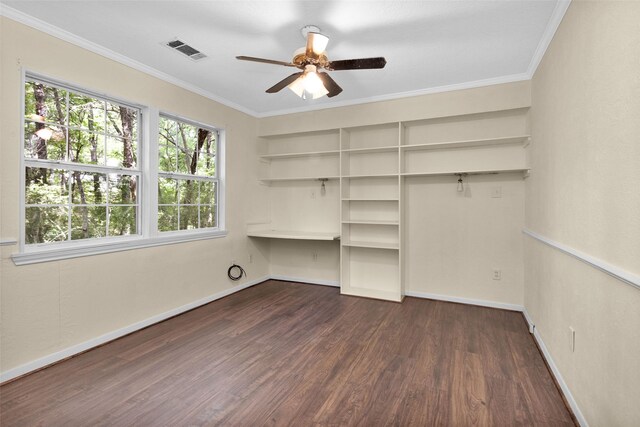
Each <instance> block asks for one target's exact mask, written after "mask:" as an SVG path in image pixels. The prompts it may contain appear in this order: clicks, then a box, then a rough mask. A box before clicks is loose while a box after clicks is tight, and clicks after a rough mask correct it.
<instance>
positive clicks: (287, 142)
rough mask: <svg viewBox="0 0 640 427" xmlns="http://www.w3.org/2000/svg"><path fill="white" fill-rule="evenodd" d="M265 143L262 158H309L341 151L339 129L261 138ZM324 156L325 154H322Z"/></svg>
mask: <svg viewBox="0 0 640 427" xmlns="http://www.w3.org/2000/svg"><path fill="white" fill-rule="evenodd" d="M261 139H262V140H263V142H264V144H263V147H264V149H263V150H262V151H263V152H262V154H261V155H262V156H265V157H266V158H269V157H270V156H276V155H283V156H293V157H295V156H307V155H312V156H313V155H316V154H317V153H327V154H328V153H330V152H336V151H339V150H340V132H339V131H338V130H337V129H333V130H328V131H320V132H304V133H294V134H289V135H278V136H269V137H262V138H261ZM321 155H323V154H321Z"/></svg>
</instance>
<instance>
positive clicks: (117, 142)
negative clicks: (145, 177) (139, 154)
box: [107, 136, 137, 168]
mask: <svg viewBox="0 0 640 427" xmlns="http://www.w3.org/2000/svg"><path fill="white" fill-rule="evenodd" d="M136 150H137V145H136V141H135V140H132V139H130V138H117V137H113V136H107V166H113V167H124V168H135V167H136V162H137V159H136Z"/></svg>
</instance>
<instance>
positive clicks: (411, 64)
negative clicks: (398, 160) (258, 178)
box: [1, 0, 562, 116]
mask: <svg viewBox="0 0 640 427" xmlns="http://www.w3.org/2000/svg"><path fill="white" fill-rule="evenodd" d="M1 2H2V5H3V6H9V8H6V7H4V8H3V9H4V10H3V14H5V15H7V16H10V17H12V15H13V16H15V15H16V11H18V14H20V13H19V12H22V13H23V14H26V15H29V16H30V17H34V18H37V19H38V20H41V21H44V22H45V23H46V24H49V25H51V26H53V27H58V28H59V29H63V30H65V31H66V32H69V33H72V34H73V35H75V36H78V37H80V38H82V39H85V40H87V41H89V42H92V43H95V44H97V45H99V46H102V47H104V48H106V49H108V50H110V51H112V52H115V56H116V57H118V56H120V55H122V56H124V57H127V58H130V59H132V60H134V61H136V62H138V63H141V64H143V66H142V68H146V67H150V68H152V69H155V70H157V71H160V72H161V73H164V74H166V75H168V76H171V77H172V78H173V80H174V81H176V80H179V81H181V82H183V83H184V86H187V87H190V88H197V89H198V91H199V92H201V93H205V94H208V95H209V96H211V97H212V98H214V99H217V100H219V101H222V102H223V103H225V104H227V105H230V106H233V107H236V108H239V109H241V110H243V111H245V112H248V113H250V114H253V115H255V116H267V115H274V114H280V113H284V112H292V111H304V110H311V109H317V108H324V107H330V106H338V105H348V104H354V103H359V102H367V101H371V100H376V99H390V98H394V97H401V96H407V95H410V94H418V93H426V92H429V91H436V90H442V89H444V88H445V87H452V88H455V87H465V86H474V85H479V84H481V82H482V81H484V83H491V82H500V81H513V80H522V79H525V78H527V76H529V77H530V74H531V72H532V70H531V67H535V66H536V65H537V61H538V60H539V56H540V50H541V49H542V50H544V49H545V48H546V43H548V41H549V39H550V37H551V36H552V35H553V31H555V28H556V27H555V26H556V25H557V23H558V22H559V18H558V16H557V15H558V10H560V9H562V8H560V7H558V8H556V6H558V1H556V0H535V1H519V0H506V1H505V0H502V1H500V0H498V1H400V0H395V1H389V0H387V1H364V0H360V1H355V0H351V1H344V0H324V1H300V0H298V1H266V0H263V1H259V0H254V1H240V0H236V1H57V0H48V1H7V0H1ZM11 9H14V10H11ZM554 10H555V12H554ZM7 11H10V12H11V13H7ZM560 18H561V16H560ZM23 21H25V19H23ZM27 21H29V19H27ZM32 21H33V20H32ZM554 22H555V24H554ZM31 23H32V24H33V22H31ZM309 24H313V25H316V26H318V27H320V28H321V30H322V32H323V33H325V34H326V35H328V36H329V37H330V39H331V40H330V42H329V46H328V48H327V52H328V56H329V59H330V60H332V59H333V60H336V59H348V58H364V57H371V56H384V57H385V58H386V59H387V66H386V68H384V69H382V70H357V71H334V72H332V73H331V74H332V77H333V78H334V79H335V80H336V82H338V84H339V85H340V86H342V88H343V89H344V92H342V93H341V94H340V95H338V96H336V97H335V98H332V99H329V98H327V97H324V98H321V99H318V100H302V99H300V98H298V97H297V96H296V95H295V94H293V92H291V91H289V90H283V91H281V92H280V93H277V94H267V93H265V90H266V89H267V88H268V87H270V86H272V85H273V84H275V83H276V82H278V81H279V80H281V79H283V78H284V77H286V76H288V75H289V74H291V73H292V72H294V71H295V70H293V69H291V68H287V67H281V66H275V65H267V64H259V63H250V62H243V61H238V60H236V59H235V57H236V56H237V55H247V56H258V57H263V58H270V59H277V60H284V61H288V60H290V59H291V57H292V53H293V51H294V50H295V49H297V48H299V47H301V46H303V45H304V39H303V38H302V36H301V34H300V28H302V27H303V26H305V25H309ZM40 27H48V26H46V25H44V26H43V25H40ZM48 28H49V32H53V33H56V32H57V30H56V29H55V28H52V27H48ZM61 34H64V33H61ZM67 36H68V35H67ZM175 37H177V38H179V39H181V40H183V41H185V42H187V43H189V44H190V45H191V46H193V47H195V48H196V49H198V50H200V51H202V52H204V53H205V54H207V55H208V56H209V57H208V58H207V59H204V60H201V61H198V62H194V61H192V60H190V59H188V58H187V57H184V56H182V55H181V54H178V53H177V52H174V51H171V50H170V49H168V48H166V47H164V46H163V44H162V43H163V42H166V41H169V40H172V39H174V38H175ZM67 38H69V37H67ZM72 38H73V37H72ZM85 44H86V43H85ZM104 51H106V50H103V52H104ZM111 56H114V55H111ZM138 68H140V67H138ZM156 74H158V73H156Z"/></svg>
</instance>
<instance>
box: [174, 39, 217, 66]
mask: <svg viewBox="0 0 640 427" xmlns="http://www.w3.org/2000/svg"><path fill="white" fill-rule="evenodd" d="M165 44H166V46H167V47H170V48H171V49H173V50H176V51H178V52H180V53H182V54H183V55H185V56H187V57H189V58H191V59H193V60H194V61H197V60H199V59H202V58H206V57H207V55H205V54H204V53H202V52H200V51H199V50H198V49H195V48H193V47H191V46H189V45H188V44H186V43H185V42H183V41H181V40H178V39H176V40H172V41H170V42H167V43H165Z"/></svg>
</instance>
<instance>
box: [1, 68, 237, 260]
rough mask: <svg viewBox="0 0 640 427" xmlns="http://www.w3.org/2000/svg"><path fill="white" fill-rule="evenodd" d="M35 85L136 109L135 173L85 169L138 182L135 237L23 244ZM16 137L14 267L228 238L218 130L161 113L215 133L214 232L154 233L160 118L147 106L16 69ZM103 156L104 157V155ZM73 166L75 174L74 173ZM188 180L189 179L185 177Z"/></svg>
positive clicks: (221, 142) (72, 165)
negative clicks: (29, 109)
mask: <svg viewBox="0 0 640 427" xmlns="http://www.w3.org/2000/svg"><path fill="white" fill-rule="evenodd" d="M31 79H33V80H37V81H38V82H41V83H45V84H47V85H51V86H55V87H58V88H60V89H64V90H70V91H74V92H80V93H83V94H85V95H87V96H92V97H98V98H102V99H104V100H106V101H107V102H109V101H112V102H114V103H117V104H120V105H123V106H126V107H129V108H135V109H138V110H139V111H140V113H139V115H138V120H139V122H138V138H137V144H138V146H137V168H136V169H127V168H122V167H120V168H117V167H116V168H114V167H106V166H105V170H108V171H110V172H108V171H105V172H102V171H98V170H97V169H96V167H100V166H98V165H89V169H90V170H91V171H92V172H99V173H105V174H107V178H108V174H109V173H122V174H131V175H136V176H137V177H138V183H137V186H138V195H137V205H138V215H137V218H136V220H137V230H136V231H137V234H134V235H128V236H106V237H98V238H89V239H79V240H65V241H63V242H51V243H34V244H26V243H25V231H26V230H25V221H26V210H25V205H26V185H25V171H26V167H28V162H27V158H26V157H25V155H24V146H25V145H24V144H25V142H24V137H25V98H26V93H25V92H26V91H25V85H26V83H27V81H29V80H31ZM19 108H20V115H19V117H20V133H19V147H20V148H19V150H18V156H19V159H18V160H19V165H20V166H19V167H20V171H19V180H20V182H19V192H20V195H19V203H18V206H17V207H18V209H19V212H18V221H19V225H18V229H19V235H20V238H19V245H18V247H19V251H18V253H15V254H13V255H12V256H11V257H12V260H13V262H14V264H16V265H26V264H34V263H39V262H48V261H56V260H61V259H69V258H77V257H83V256H90V255H97V254H103V253H111V252H119V251H125V250H131V249H138V248H146V247H154V246H161V245H167V244H175V243H183V242H189V241H196V240H206V239H215V238H221V237H225V236H226V235H227V231H226V225H225V216H226V215H225V212H226V203H225V136H226V132H225V130H224V129H223V128H219V127H217V126H212V125H208V124H204V123H199V122H198V121H195V120H193V119H187V118H184V117H182V116H180V115H177V114H171V113H168V112H165V111H163V112H162V115H163V116H165V117H170V118H173V119H175V120H180V121H184V122H187V123H190V124H193V125H196V126H201V127H204V128H206V129H210V130H215V131H216V132H217V133H218V138H217V141H216V144H217V147H216V148H217V151H216V158H215V160H216V178H217V185H216V187H217V188H216V192H217V199H216V216H217V223H216V225H217V227H215V228H204V229H200V228H198V229H192V230H176V231H170V232H160V231H158V227H157V222H158V215H157V213H158V178H159V175H158V172H159V171H158V125H159V118H160V114H161V113H160V110H159V109H157V108H154V107H151V106H145V105H142V104H139V103H135V102H131V101H127V100H125V99H122V98H120V97H114V96H112V95H109V94H105V93H102V92H100V91H96V90H92V89H87V88H84V87H82V86H81V85H79V84H77V83H71V82H68V81H65V80H62V79H59V78H57V77H56V78H54V77H49V76H46V75H43V74H40V73H38V72H33V71H30V70H28V69H26V68H22V69H21V88H20V105H19ZM105 154H106V153H105ZM48 162H49V163H50V164H52V165H59V166H61V167H64V168H67V167H68V169H66V170H70V169H71V170H82V169H84V168H85V166H86V165H85V164H82V163H77V164H76V163H71V162H66V161H57V160H53V161H48ZM76 166H77V168H76ZM187 176H189V175H187Z"/></svg>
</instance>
